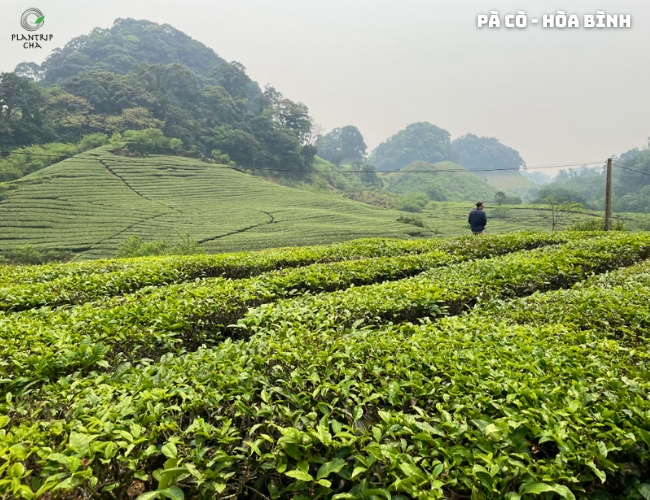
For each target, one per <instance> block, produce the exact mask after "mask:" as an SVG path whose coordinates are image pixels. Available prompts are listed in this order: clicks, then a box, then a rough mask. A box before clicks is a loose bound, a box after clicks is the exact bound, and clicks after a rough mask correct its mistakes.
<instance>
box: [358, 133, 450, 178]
mask: <svg viewBox="0 0 650 500" xmlns="http://www.w3.org/2000/svg"><path fill="white" fill-rule="evenodd" d="M450 156H451V150H450V136H449V132H447V131H446V130H444V129H441V128H439V127H436V126H435V125H432V124H431V123H428V122H418V123H412V124H411V125H409V126H407V127H406V128H405V129H404V130H401V131H400V132H398V133H397V134H395V135H394V136H392V137H391V138H390V139H388V140H386V141H385V142H382V143H381V144H380V145H379V146H377V148H376V149H375V150H374V151H373V152H372V154H371V155H370V162H371V163H372V164H374V165H375V166H376V167H377V170H399V169H401V168H404V167H406V166H407V165H410V164H411V163H413V162H415V161H426V162H429V163H437V162H440V161H445V160H449V159H450Z"/></svg>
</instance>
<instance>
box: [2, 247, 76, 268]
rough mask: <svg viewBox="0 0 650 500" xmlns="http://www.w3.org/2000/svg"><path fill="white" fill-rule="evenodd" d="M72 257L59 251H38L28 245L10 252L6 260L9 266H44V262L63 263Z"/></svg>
mask: <svg viewBox="0 0 650 500" xmlns="http://www.w3.org/2000/svg"><path fill="white" fill-rule="evenodd" d="M71 257H72V253H71V252H66V251H59V250H45V251H43V250H39V249H38V248H36V247H35V246H34V245H31V244H29V243H27V244H25V245H21V246H18V247H16V248H14V249H13V250H10V251H9V252H8V253H7V255H6V260H8V261H9V263H11V264H44V263H46V262H65V261H67V260H70V258H71Z"/></svg>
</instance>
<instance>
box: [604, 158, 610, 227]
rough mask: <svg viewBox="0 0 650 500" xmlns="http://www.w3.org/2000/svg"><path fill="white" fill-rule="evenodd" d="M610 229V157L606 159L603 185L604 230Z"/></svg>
mask: <svg viewBox="0 0 650 500" xmlns="http://www.w3.org/2000/svg"><path fill="white" fill-rule="evenodd" d="M611 230H612V159H611V158H609V159H608V160H607V186H606V187H605V231H611Z"/></svg>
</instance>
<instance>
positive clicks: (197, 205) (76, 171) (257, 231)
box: [0, 148, 423, 258]
mask: <svg viewBox="0 0 650 500" xmlns="http://www.w3.org/2000/svg"><path fill="white" fill-rule="evenodd" d="M12 186H15V188H16V189H13V190H11V191H10V192H9V196H8V198H7V199H5V200H3V201H2V202H0V251H8V250H11V249H13V248H15V247H16V246H19V245H22V244H27V243H30V244H32V245H34V246H36V247H37V248H43V249H58V250H71V251H73V252H75V253H77V254H81V255H82V256H83V257H86V258H98V257H110V256H113V255H114V254H115V251H116V249H117V248H118V246H119V245H120V243H122V242H123V241H124V240H125V239H126V238H127V237H128V236H132V235H137V236H140V237H141V238H143V239H145V240H160V239H163V240H168V241H172V240H174V239H176V238H178V236H179V235H186V234H189V235H190V237H191V238H192V239H193V240H194V241H198V242H200V243H201V244H202V245H203V246H204V247H205V248H206V250H207V251H208V252H216V251H233V250H239V249H246V250H254V249H261V248H270V247H280V246H287V245H298V244H300V245H316V244H327V243H332V242H335V241H345V240H350V239H353V238H363V237H395V238H409V237H410V236H409V234H423V233H422V230H421V229H420V228H416V227H415V226H409V225H406V224H402V223H399V222H397V218H398V217H399V215H400V213H399V212H396V211H391V210H385V209H381V208H378V207H373V206H370V205H365V204H362V203H358V202H355V201H351V200H347V199H344V198H342V197H338V196H334V195H327V194H319V193H311V192H308V191H302V190H299V189H293V188H289V187H284V186H280V185H277V184H273V183H270V182H268V181H266V180H263V179H261V178H259V177H254V176H251V175H248V174H244V173H241V172H238V171H236V170H233V169H231V168H227V167H223V166H220V165H209V164H206V163H202V162H200V161H197V160H192V159H188V158H180V157H152V158H125V157H121V156H115V155H112V154H110V153H109V152H108V151H105V150H103V149H101V148H100V149H99V150H93V151H90V152H87V153H84V154H81V155H79V156H77V157H75V158H71V159H68V160H65V161H63V162H61V163H57V164H55V165H52V166H50V167H48V168H45V169H43V170H41V171H39V172H36V173H34V174H32V175H29V176H27V177H24V178H23V179H21V180H20V181H17V182H15V183H13V184H12Z"/></svg>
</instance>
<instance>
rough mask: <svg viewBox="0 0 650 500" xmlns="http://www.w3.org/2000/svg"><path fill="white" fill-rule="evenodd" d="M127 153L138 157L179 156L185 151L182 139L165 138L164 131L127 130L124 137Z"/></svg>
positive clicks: (149, 129)
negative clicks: (152, 155)
mask: <svg viewBox="0 0 650 500" xmlns="http://www.w3.org/2000/svg"><path fill="white" fill-rule="evenodd" d="M123 140H124V147H125V148H126V150H127V151H129V152H131V153H135V154H138V155H148V154H172V155H175V154H178V153H180V152H181V151H183V142H182V141H181V140H180V139H170V138H169V137H165V134H163V132H162V130H159V129H157V128H148V129H145V130H127V131H126V132H124V136H123Z"/></svg>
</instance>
